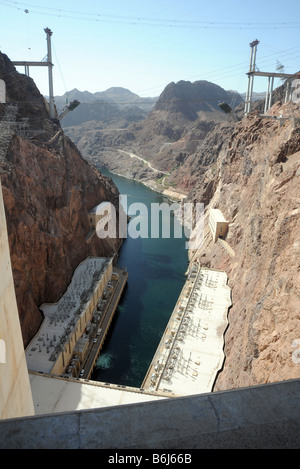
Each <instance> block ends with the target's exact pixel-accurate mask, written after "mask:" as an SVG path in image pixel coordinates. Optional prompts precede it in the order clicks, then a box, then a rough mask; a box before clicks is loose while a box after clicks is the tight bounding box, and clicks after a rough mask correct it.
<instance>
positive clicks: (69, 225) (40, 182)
mask: <svg viewBox="0 0 300 469" xmlns="http://www.w3.org/2000/svg"><path fill="white" fill-rule="evenodd" d="M0 78H1V79H3V80H4V81H5V83H6V104H0V118H2V120H1V121H0V125H2V126H3V125H4V122H5V121H6V120H7V112H8V109H9V108H11V107H13V108H14V109H15V112H16V116H15V123H12V122H10V123H9V124H8V125H9V126H10V127H11V134H10V135H9V137H8V148H7V150H6V151H5V153H4V154H2V155H1V160H0V172H1V183H2V190H3V198H4V205H5V210H6V217H7V228H8V234H9V245H10V253H11V262H12V269H13V277H14V283H15V290H16V297H17V304H18V309H19V316H20V323H21V329H22V335H23V340H24V344H25V346H26V345H27V343H28V342H29V341H30V339H31V338H32V337H33V335H34V334H35V333H36V331H37V329H38V327H39V326H40V324H41V321H42V314H41V312H40V311H39V306H40V305H41V304H42V303H45V302H54V301H57V300H58V298H59V297H60V296H61V295H62V294H63V293H64V291H65V290H66V287H67V286H68V284H69V282H70V280H71V277H72V274H73V272H74V270H75V268H76V267H77V265H78V264H79V263H80V262H81V261H82V260H83V259H84V258H86V257H87V256H111V255H113V254H114V253H116V251H117V250H118V248H119V247H120V241H119V239H115V240H109V239H107V240H100V239H99V238H98V237H97V236H96V235H94V236H89V234H90V225H89V219H88V212H89V210H91V209H92V208H93V207H95V206H96V205H98V204H99V203H100V202H102V201H104V200H108V201H110V202H112V203H113V204H114V205H115V206H116V208H117V210H118V190H117V188H116V187H115V185H114V184H113V182H112V181H111V180H110V179H109V178H106V177H104V176H103V175H101V174H100V173H99V172H98V171H97V170H96V169H95V168H93V167H91V166H90V165H89V164H88V163H87V161H86V160H84V159H83V158H82V156H81V154H80V153H79V151H78V150H77V148H76V147H75V145H74V144H73V143H72V142H71V141H70V139H69V138H68V137H66V136H65V135H64V132H63V131H62V129H61V126H60V122H59V121H58V120H57V119H49V114H48V109H47V103H46V102H45V100H44V98H43V97H42V95H41V94H40V93H39V91H38V90H37V88H36V86H35V84H34V82H33V81H32V79H31V78H29V77H27V76H25V75H21V74H19V73H17V72H16V70H15V68H14V67H13V66H12V64H11V62H10V61H9V59H8V58H7V57H6V56H5V55H4V54H0ZM24 119H26V121H25V120H24ZM25 124H26V125H25ZM6 126H7V123H6ZM1 130H2V129H1ZM1 146H2V147H1ZM3 146H4V142H3V141H1V143H0V149H1V148H2V149H3Z"/></svg>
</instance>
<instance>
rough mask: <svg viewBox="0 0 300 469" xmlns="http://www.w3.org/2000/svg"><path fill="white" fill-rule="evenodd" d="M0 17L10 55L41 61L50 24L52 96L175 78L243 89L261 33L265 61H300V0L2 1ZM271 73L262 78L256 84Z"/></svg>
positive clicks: (144, 90)
mask: <svg viewBox="0 0 300 469" xmlns="http://www.w3.org/2000/svg"><path fill="white" fill-rule="evenodd" d="M47 5H48V6H47ZM0 25H1V26H0V50H1V52H3V53H5V54H7V55H8V57H9V58H10V59H11V60H31V61H40V60H43V59H44V58H45V56H46V54H47V43H46V34H45V32H44V28H46V27H48V28H50V29H51V30H52V32H53V35H52V59H53V63H54V69H53V74H54V75H53V76H54V94H55V95H62V94H64V93H65V92H66V91H69V90H72V89H73V88H78V89H79V90H80V91H84V90H88V91H90V92H96V91H104V90H106V89H107V88H110V87H112V86H121V87H124V88H128V89H129V90H131V91H132V92H134V93H137V94H138V95H140V96H158V95H159V94H160V93H161V92H162V91H163V89H164V88H165V86H166V85H167V84H168V83H170V82H172V81H174V82H177V81H179V80H189V81H191V82H193V81H196V80H208V81H211V82H213V83H216V84H218V85H220V86H222V87H223V88H225V89H233V90H237V91H239V92H241V93H242V92H245V91H246V88H247V76H246V72H247V71H248V68H249V59H250V47H249V43H250V42H252V41H253V40H255V39H258V40H259V41H260V44H259V45H258V50H257V67H258V69H259V70H261V71H268V72H273V71H276V67H277V65H278V63H280V64H281V65H283V66H284V71H285V72H286V73H295V72H297V71H299V70H300V35H299V28H300V1H299V0H286V1H282V0H251V1H250V0H247V1H245V0H184V1H182V0H151V1H150V0H144V1H141V0H139V1H137V0H110V1H108V0H99V1H96V0H85V1H83V0H80V1H79V0H72V1H69V0H65V1H62V0H51V2H48V1H47V2H46V1H44V2H42V1H38V0H29V2H28V3H27V2H26V1H20V2H18V1H9V0H7V1H5V0H4V1H2V0H0ZM18 70H19V71H20V72H21V73H24V68H23V67H19V68H18ZM30 76H31V77H32V78H33V79H34V80H35V82H36V84H37V86H38V88H39V90H40V91H41V92H42V93H43V94H46V95H48V74H47V68H34V67H31V68H30ZM266 80H267V79H266V78H256V79H255V86H254V88H255V90H256V91H264V90H265V89H266V87H267V83H266ZM277 84H279V81H277V82H276V85H277Z"/></svg>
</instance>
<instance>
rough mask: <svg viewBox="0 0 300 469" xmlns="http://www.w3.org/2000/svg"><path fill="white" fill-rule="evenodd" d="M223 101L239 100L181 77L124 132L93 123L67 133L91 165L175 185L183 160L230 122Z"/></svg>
mask: <svg viewBox="0 0 300 469" xmlns="http://www.w3.org/2000/svg"><path fill="white" fill-rule="evenodd" d="M223 101H226V102H228V103H230V104H232V103H233V102H235V103H236V104H238V103H241V102H242V98H241V97H240V96H239V95H238V94H235V93H234V92H231V91H230V92H226V91H225V90H223V89H222V88H221V87H219V86H217V85H215V84H213V83H210V82H207V81H198V82H195V83H191V82H185V81H180V82H178V83H176V84H175V83H170V84H169V85H168V86H167V87H166V88H165V89H164V90H163V92H162V93H161V95H160V96H159V98H158V100H157V102H156V105H155V107H154V109H153V110H152V111H151V112H150V113H149V114H148V115H147V117H146V118H145V119H144V120H141V121H139V122H135V123H133V124H132V125H130V126H128V127H127V128H126V130H124V128H120V127H119V128H117V127H114V128H113V129H112V128H111V129H107V128H106V129H103V128H100V127H99V125H98V123H97V124H96V123H95V122H93V123H85V124H83V125H82V126H72V127H68V128H66V132H67V133H68V135H70V136H71V138H72V139H73V140H74V141H75V142H76V143H77V145H78V147H79V148H80V150H81V152H82V154H83V155H84V157H86V158H87V159H88V160H89V161H92V162H93V164H96V165H99V166H106V167H107V168H108V169H111V170H112V171H115V172H117V173H119V174H124V175H126V176H128V177H133V178H136V179H139V180H143V181H152V185H153V184H155V185H157V184H158V185H159V182H161V181H162V180H163V181H164V185H166V186H168V184H170V185H175V184H176V178H174V177H173V176H175V175H176V173H177V170H178V168H180V167H181V166H182V165H183V163H184V161H185V159H186V158H187V157H189V156H190V155H193V154H194V153H195V151H196V149H197V147H199V146H201V145H202V142H203V140H204V138H205V137H206V135H207V133H208V132H210V131H211V130H212V128H213V127H214V126H215V125H216V124H217V123H219V122H227V121H228V119H229V118H228V115H227V114H225V113H224V112H223V111H222V110H221V109H220V107H219V103H220V102H223ZM87 137H88V138H87ZM120 150H122V153H120ZM125 152H127V153H125ZM132 155H136V156H137V157H139V158H136V157H132ZM151 168H155V169H154V170H153V169H151Z"/></svg>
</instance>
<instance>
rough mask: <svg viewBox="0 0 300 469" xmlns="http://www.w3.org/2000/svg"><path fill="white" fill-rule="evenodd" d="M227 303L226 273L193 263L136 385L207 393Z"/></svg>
mask: <svg viewBox="0 0 300 469" xmlns="http://www.w3.org/2000/svg"><path fill="white" fill-rule="evenodd" d="M230 306H231V290H230V288H229V287H228V286H227V275H226V273H225V272H222V271H217V270H212V269H207V268H202V267H200V266H197V265H194V266H193V267H192V269H191V270H190V273H189V276H188V279H187V281H186V283H185V286H184V288H183V290H182V292H181V295H180V297H179V299H178V302H177V304H176V306H175V308H174V311H173V313H172V315H171V318H170V320H169V323H168V325H167V327H166V329H165V332H164V334H163V337H162V339H161V341H160V344H159V346H158V349H157V351H156V353H155V355H154V358H153V360H152V362H151V365H150V367H149V369H148V372H147V374H146V377H145V379H144V381H143V384H142V387H143V388H145V389H149V390H152V391H168V392H172V393H173V394H174V395H177V396H183V395H191V394H198V393H205V392H211V391H212V389H213V385H214V382H215V379H216V376H217V373H218V371H219V370H220V369H221V368H222V365H223V362H224V358H225V357H224V352H223V347H224V332H225V330H226V328H227V325H228V322H227V315H228V308H229V307H230Z"/></svg>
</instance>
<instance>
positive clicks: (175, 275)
mask: <svg viewBox="0 0 300 469" xmlns="http://www.w3.org/2000/svg"><path fill="white" fill-rule="evenodd" d="M101 171H102V173H103V174H105V175H108V176H110V177H111V178H112V179H113V181H114V182H115V184H116V185H117V187H118V189H119V192H120V194H124V195H127V205H128V206H129V205H131V204H133V203H136V202H140V203H143V204H145V206H147V207H148V209H149V213H150V204H151V203H157V204H161V203H163V202H168V200H167V199H166V198H165V197H163V196H162V195H160V194H158V193H156V192H153V191H151V190H150V189H148V188H147V187H145V186H144V185H142V184H141V183H138V182H136V181H132V180H129V179H126V178H123V177H120V176H115V175H113V174H112V173H109V172H108V171H104V170H101ZM169 203H170V202H169ZM173 222H175V223H177V224H178V221H177V219H176V218H174V217H172V219H171V237H170V238H169V239H166V238H163V237H159V238H154V239H151V238H142V237H139V238H136V239H133V238H132V237H127V239H125V240H124V243H123V246H122V247H121V250H120V253H119V254H120V256H119V262H118V264H119V266H120V267H123V266H126V267H127V270H128V284H127V286H126V288H125V291H124V293H123V296H122V298H121V301H120V303H119V307H118V309H117V311H116V315H115V318H114V320H113V323H112V325H111V327H110V330H109V333H108V336H107V338H106V341H105V343H104V347H103V349H102V351H101V355H100V356H99V358H98V360H97V364H96V367H95V368H94V371H93V374H92V376H91V379H92V380H96V381H103V382H108V383H114V384H123V385H127V386H134V387H140V386H141V383H142V381H143V379H144V377H145V374H146V372H147V370H148V367H149V364H150V362H151V360H152V358H153V355H154V353H155V351H156V348H157V346H158V344H159V342H160V339H161V337H162V335H163V332H164V330H165V327H166V325H167V323H168V320H169V318H170V315H171V313H172V311H173V308H174V306H175V304H176V301H177V299H178V296H179V294H180V292H181V289H182V287H183V285H184V282H185V275H184V274H185V271H186V269H187V260H188V257H187V250H186V248H185V242H186V238H185V237H184V236H181V237H180V238H175V237H174V236H173V229H172V227H173ZM178 226H179V225H178Z"/></svg>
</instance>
